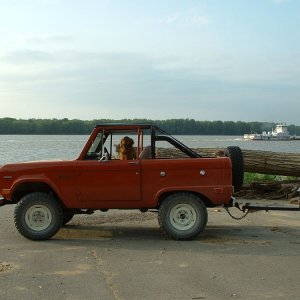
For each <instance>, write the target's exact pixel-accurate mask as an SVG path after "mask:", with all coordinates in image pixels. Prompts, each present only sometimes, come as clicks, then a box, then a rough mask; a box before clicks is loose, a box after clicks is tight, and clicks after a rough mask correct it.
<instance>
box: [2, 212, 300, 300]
mask: <svg viewBox="0 0 300 300" xmlns="http://www.w3.org/2000/svg"><path fill="white" fill-rule="evenodd" d="M234 213H235V214H236V215H238V214H239V212H238V211H234ZM12 215H13V206H4V207H1V208H0V225H1V226H0V240H1V244H0V299H14V300H18V299H22V300H24V299H25V300H26V299H30V300H34V299H72V300H73V299H75V300H76V299H78V300H79V299H118V300H119V299H130V300H131V299H285V300H286V299H298V298H299V295H300V286H299V277H300V259H299V256H300V220H299V212H271V213H265V212H258V213H253V214H249V215H248V216H247V217H246V218H245V219H243V220H241V221H235V220H232V219H231V218H230V217H229V216H228V214H227V213H226V212H225V211H224V210H223V209H210V210H209V221H208V225H207V228H206V230H205V231H204V232H203V234H202V235H201V236H199V237H198V238H197V239H195V240H193V241H186V242H181V241H173V240H169V239H167V238H166V237H164V236H162V234H161V232H160V230H159V227H158V223H157V215H156V213H151V212H150V213H140V212H137V211H108V212H107V213H101V212H97V213H96V214H95V215H92V216H83V215H79V216H75V217H74V219H73V220H72V221H71V222H70V223H69V225H67V226H65V227H64V228H62V229H61V230H60V231H59V232H58V233H57V235H56V236H55V237H53V238H52V239H51V240H49V241H40V242H33V241H29V240H27V239H25V238H23V237H22V236H20V235H19V234H18V233H17V231H16V229H15V227H14V224H13V220H12Z"/></svg>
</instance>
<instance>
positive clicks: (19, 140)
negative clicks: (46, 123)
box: [0, 135, 300, 165]
mask: <svg viewBox="0 0 300 300" xmlns="http://www.w3.org/2000/svg"><path fill="white" fill-rule="evenodd" d="M88 137H89V136H88V135H0V165H1V164H4V163H9V162H21V161H34V160H47V159H74V158H77V157H78V155H79V154H80V152H81V150H82V148H83V146H84V145H85V143H86V141H87V139H88ZM175 137H176V138H177V139H178V140H180V141H181V142H183V143H184V144H186V145H187V146H189V147H190V148H225V147H228V146H239V147H240V148H241V149H245V150H246V149H247V150H263V151H274V152H290V153H300V141H299V140H298V141H246V140H244V139H243V137H241V136H240V137H239V136H207V135H188V136H187V135H185V136H175Z"/></svg>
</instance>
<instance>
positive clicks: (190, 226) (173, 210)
mask: <svg viewBox="0 0 300 300" xmlns="http://www.w3.org/2000/svg"><path fill="white" fill-rule="evenodd" d="M158 222H159V225H160V227H161V229H162V231H163V232H165V233H167V234H168V235H169V236H170V237H171V238H174V239H175V240H187V239H193V238H195V237H196V236H198V235H199V233H200V232H202V231H203V230H204V228H205V226H206V224H207V209H206V206H205V205H204V203H203V202H202V201H201V199H200V198H199V197H197V196H196V195H194V194H190V193H176V194H172V195H170V196H168V197H167V198H166V199H165V200H164V201H163V203H162V204H161V206H160V208H159V212H158Z"/></svg>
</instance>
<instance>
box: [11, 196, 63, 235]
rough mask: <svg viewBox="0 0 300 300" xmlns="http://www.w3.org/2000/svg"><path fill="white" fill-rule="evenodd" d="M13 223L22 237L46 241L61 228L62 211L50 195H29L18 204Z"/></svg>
mask: <svg viewBox="0 0 300 300" xmlns="http://www.w3.org/2000/svg"><path fill="white" fill-rule="evenodd" d="M14 221H15V225H16V228H17V229H18V231H19V232H20V233H21V234H22V235H23V236H24V237H26V238H28V239H31V240H46V239H49V238H51V237H52V236H53V235H54V234H55V233H56V232H57V231H58V230H59V229H60V228H61V226H62V222H63V210H62V207H61V205H60V203H59V202H58V201H57V200H56V199H55V198H54V197H53V196H52V195H49V194H46V193H40V192H36V193H31V194H28V195H26V196H24V197H23V198H22V199H21V200H20V201H19V202H18V204H17V206H16V208H15V212H14Z"/></svg>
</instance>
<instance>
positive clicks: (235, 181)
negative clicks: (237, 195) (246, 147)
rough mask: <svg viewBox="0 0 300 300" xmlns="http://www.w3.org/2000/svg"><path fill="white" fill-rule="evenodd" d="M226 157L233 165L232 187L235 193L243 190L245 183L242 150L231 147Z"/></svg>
mask: <svg viewBox="0 0 300 300" xmlns="http://www.w3.org/2000/svg"><path fill="white" fill-rule="evenodd" d="M225 154H226V156H228V157H229V158H230V159H231V164H232V185H233V186H234V191H235V192H237V191H239V190H240V189H241V187H242V186H243V182H244V159H243V153H242V150H241V149H240V148H239V147H236V146H229V147H227V148H226V151H225Z"/></svg>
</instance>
